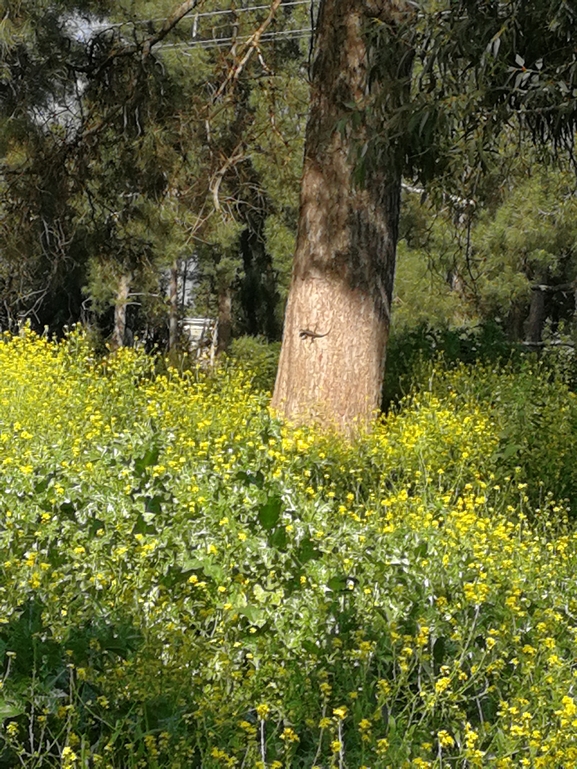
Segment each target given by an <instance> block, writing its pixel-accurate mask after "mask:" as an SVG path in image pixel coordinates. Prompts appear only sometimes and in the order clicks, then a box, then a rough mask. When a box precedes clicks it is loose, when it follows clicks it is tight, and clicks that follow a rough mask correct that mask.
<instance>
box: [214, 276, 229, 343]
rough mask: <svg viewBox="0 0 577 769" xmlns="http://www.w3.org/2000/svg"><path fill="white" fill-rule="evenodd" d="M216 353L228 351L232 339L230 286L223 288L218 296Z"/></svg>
mask: <svg viewBox="0 0 577 769" xmlns="http://www.w3.org/2000/svg"><path fill="white" fill-rule="evenodd" d="M217 336H218V338H217V345H216V352H217V354H218V355H220V354H221V353H223V352H226V351H227V350H228V347H229V345H230V340H231V337H232V291H231V288H230V286H223V287H221V289H220V291H219V294H218V332H217Z"/></svg>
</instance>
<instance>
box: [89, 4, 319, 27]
mask: <svg viewBox="0 0 577 769" xmlns="http://www.w3.org/2000/svg"><path fill="white" fill-rule="evenodd" d="M310 2H311V0H290V2H288V3H282V5H281V8H293V7H294V6H297V5H310ZM268 10H270V5H253V6H249V7H248V8H228V9H226V10H220V11H204V12H203V13H195V14H194V15H192V14H191V15H190V16H189V18H190V19H204V18H209V17H212V16H224V15H226V14H239V13H253V12H254V11H268ZM164 21H166V19H165V18H164V17H159V18H157V19H137V20H135V21H120V22H117V23H115V24H107V25H106V27H105V28H106V29H116V28H118V27H127V26H132V27H136V26H139V25H143V24H160V23H162V22H164ZM103 28H104V27H103Z"/></svg>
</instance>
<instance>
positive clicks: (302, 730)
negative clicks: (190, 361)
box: [0, 332, 577, 769]
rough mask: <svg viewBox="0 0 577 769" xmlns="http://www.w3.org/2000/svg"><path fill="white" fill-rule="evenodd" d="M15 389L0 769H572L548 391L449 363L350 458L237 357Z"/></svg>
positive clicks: (527, 372)
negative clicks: (291, 417) (291, 418)
mask: <svg viewBox="0 0 577 769" xmlns="http://www.w3.org/2000/svg"><path fill="white" fill-rule="evenodd" d="M267 365H268V364H267ZM0 372H1V376H0V445H1V447H2V453H1V457H0V484H1V490H2V493H1V496H0V569H1V571H2V579H1V580H0V665H1V669H2V671H3V673H2V690H1V692H0V719H1V720H2V728H1V730H0V751H1V752H0V765H1V766H5V767H15V766H19V765H20V766H25V767H67V768H70V767H115V768H116V767H117V768H118V769H125V768H132V767H171V768H174V769H178V767H203V769H213V768H214V769H216V767H239V768H240V767H267V768H268V769H281V768H282V767H294V768H295V769H296V768H297V767H303V769H304V767H307V769H310V767H313V766H315V767H323V768H325V769H328V767H350V769H359V767H370V768H371V769H377V768H378V767H379V768H380V767H383V768H384V767H392V768H393V767H394V768H395V769H397V767H417V768H419V767H420V769H424V768H425V767H439V768H440V767H474V766H483V767H485V766H488V767H499V768H501V769H504V768H506V767H521V766H527V767H566V766H571V765H575V763H577V700H576V699H575V696H574V695H575V686H576V675H577V674H576V670H575V659H576V658H577V619H576V615H577V583H576V582H575V579H574V574H575V572H576V569H577V535H576V534H575V533H574V531H573V526H572V523H571V503H570V502H569V503H567V502H565V501H564V499H565V498H568V499H572V498H573V494H574V488H575V484H576V483H577V480H573V479H574V473H575V471H574V470H573V469H572V466H571V462H570V456H569V454H568V451H569V448H570V446H571V444H572V443H573V444H574V442H575V441H574V432H575V429H576V427H575V425H576V424H577V423H576V420H575V415H576V408H577V407H576V405H575V397H574V395H573V394H572V393H571V392H570V390H569V388H568V387H567V386H566V385H565V384H563V382H562V381H561V380H560V379H559V378H555V376H552V375H551V373H550V372H544V371H543V370H542V369H541V368H540V367H539V366H538V365H537V364H534V363H531V362H527V363H526V364H524V367H523V366H522V367H521V368H520V369H519V368H517V369H515V370H513V369H507V368H504V369H501V368H496V367H495V366H492V365H486V366H480V365H478V366H476V367H474V368H471V367H466V366H461V367H445V368H444V367H443V366H441V365H437V367H436V369H434V370H433V369H431V370H430V372H429V374H428V377H427V378H426V385H425V386H423V387H422V388H421V389H420V390H419V391H415V392H413V394H412V395H410V396H407V397H406V398H405V399H404V400H403V401H401V402H400V404H399V405H398V407H397V408H396V409H393V410H392V411H391V412H390V413H389V414H388V415H387V416H386V417H384V418H383V419H382V421H381V422H380V423H379V424H378V425H377V426H376V427H375V429H374V430H373V431H372V432H371V433H370V434H368V435H366V436H363V437H361V438H359V439H358V441H357V442H356V443H355V444H346V443H344V442H341V441H339V440H338V439H336V438H335V437H334V436H326V435H322V434H321V433H317V432H315V431H314V430H312V429H309V430H307V429H291V428H289V427H287V426H283V425H282V424H281V423H280V422H278V421H277V420H275V419H274V418H273V417H272V416H271V415H270V413H269V411H268V408H267V403H268V396H267V394H266V392H262V391H261V390H258V389H255V388H254V387H253V385H252V381H253V379H254V373H251V372H250V371H249V370H248V367H247V366H246V365H243V366H234V365H230V366H228V367H224V368H223V369H221V370H220V371H219V372H217V373H216V374H214V375H213V376H207V375H204V374H202V373H200V372H197V371H192V370H191V371H188V372H186V373H184V374H179V373H178V372H177V371H175V370H174V369H168V370H167V371H166V373H164V374H162V375H159V374H157V373H155V364H154V361H153V360H152V359H150V358H147V357H146V356H145V355H144V354H142V353H140V352H137V351H134V350H123V351H121V352H120V353H118V354H116V355H114V356H110V357H108V358H105V359H97V358H96V357H95V356H94V355H93V353H92V351H91V348H90V346H89V345H88V343H87V341H86V340H85V339H84V338H83V337H82V335H81V334H79V333H76V332H75V333H73V334H71V335H70V337H69V338H68V339H67V340H66V341H65V342H63V343H60V344H56V343H51V342H49V341H47V340H44V339H39V338H37V337H35V336H33V335H31V334H26V335H24V336H23V337H18V338H11V337H8V336H6V337H4V338H3V340H2V342H1V343H0Z"/></svg>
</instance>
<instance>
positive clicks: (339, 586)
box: [327, 574, 347, 593]
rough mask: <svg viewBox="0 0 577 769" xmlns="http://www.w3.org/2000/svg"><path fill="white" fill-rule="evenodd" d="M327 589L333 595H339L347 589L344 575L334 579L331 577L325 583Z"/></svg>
mask: <svg viewBox="0 0 577 769" xmlns="http://www.w3.org/2000/svg"><path fill="white" fill-rule="evenodd" d="M327 587H329V588H330V590H332V591H333V592H335V593H340V592H342V591H343V590H346V589H347V576H346V575H345V574H339V575H337V576H335V577H331V578H330V579H329V581H328V582H327Z"/></svg>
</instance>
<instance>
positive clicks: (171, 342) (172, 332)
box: [168, 262, 178, 352]
mask: <svg viewBox="0 0 577 769" xmlns="http://www.w3.org/2000/svg"><path fill="white" fill-rule="evenodd" d="M168 301H169V305H170V307H169V315H168V349H169V350H170V352H173V351H174V350H176V344H177V341H178V262H174V264H173V265H172V267H171V268H170V283H169V286H168Z"/></svg>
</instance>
